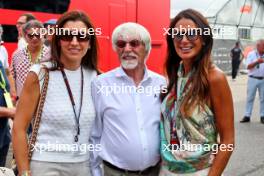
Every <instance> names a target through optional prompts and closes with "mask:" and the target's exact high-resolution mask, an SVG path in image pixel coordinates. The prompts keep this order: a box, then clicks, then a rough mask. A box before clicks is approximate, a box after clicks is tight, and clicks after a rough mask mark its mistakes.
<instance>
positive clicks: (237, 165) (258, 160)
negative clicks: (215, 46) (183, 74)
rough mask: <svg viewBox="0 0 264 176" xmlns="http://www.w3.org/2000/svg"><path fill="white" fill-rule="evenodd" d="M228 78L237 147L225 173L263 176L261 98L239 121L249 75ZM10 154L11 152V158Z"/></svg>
mask: <svg viewBox="0 0 264 176" xmlns="http://www.w3.org/2000/svg"><path fill="white" fill-rule="evenodd" d="M228 80H229V84H230V87H231V89H232V95H233V99H234V107H235V128H236V147H235V150H234V153H233V155H232V157H231V160H230V162H229V164H228V166H227V168H226V171H225V174H224V175H225V176H263V175H264V124H261V123H260V121H259V103H258V100H259V99H258V97H257V98H256V100H255V104H254V111H253V116H252V121H251V122H250V123H248V124H241V123H239V120H240V119H241V118H242V117H243V113H244V108H245V101H246V84H247V76H246V75H240V76H239V77H238V78H237V80H236V81H235V82H233V81H231V79H230V77H228ZM223 108H224V104H223ZM10 156H11V152H10V155H9V160H10V158H11V157H10ZM7 163H9V161H8V162H7Z"/></svg>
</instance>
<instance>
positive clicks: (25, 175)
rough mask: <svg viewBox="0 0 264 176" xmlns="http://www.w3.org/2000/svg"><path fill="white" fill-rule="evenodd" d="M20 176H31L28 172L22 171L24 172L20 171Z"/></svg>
mask: <svg viewBox="0 0 264 176" xmlns="http://www.w3.org/2000/svg"><path fill="white" fill-rule="evenodd" d="M20 176H31V172H30V170H24V171H22V173H21V175H20Z"/></svg>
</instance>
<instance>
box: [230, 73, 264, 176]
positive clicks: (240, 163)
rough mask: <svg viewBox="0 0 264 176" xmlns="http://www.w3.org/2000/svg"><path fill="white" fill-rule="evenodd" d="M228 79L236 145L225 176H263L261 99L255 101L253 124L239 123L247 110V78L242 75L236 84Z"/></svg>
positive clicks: (263, 138) (263, 137)
mask: <svg viewBox="0 0 264 176" xmlns="http://www.w3.org/2000/svg"><path fill="white" fill-rule="evenodd" d="M228 79H229V83H230V87H231V89H232V95H233V99H234V107H235V130H236V144H235V151H234V153H233V155H232V157H231V160H230V162H229V164H228V166H227V168H226V171H225V176H263V175H264V124H261V123H260V117H259V99H258V97H257V98H256V99H255V104H254V110H253V115H252V118H251V122H250V123H247V124H241V123H239V120H240V119H241V118H242V117H243V114H244V109H245V103H246V87H247V76H245V75H240V76H239V77H238V79H237V80H236V81H235V82H233V81H231V79H230V77H229V78H228Z"/></svg>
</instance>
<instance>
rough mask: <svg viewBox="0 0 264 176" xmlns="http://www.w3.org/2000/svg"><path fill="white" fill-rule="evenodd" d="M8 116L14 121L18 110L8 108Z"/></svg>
mask: <svg viewBox="0 0 264 176" xmlns="http://www.w3.org/2000/svg"><path fill="white" fill-rule="evenodd" d="M7 114H8V117H10V118H11V119H12V120H13V119H14V117H15V114H16V108H7Z"/></svg>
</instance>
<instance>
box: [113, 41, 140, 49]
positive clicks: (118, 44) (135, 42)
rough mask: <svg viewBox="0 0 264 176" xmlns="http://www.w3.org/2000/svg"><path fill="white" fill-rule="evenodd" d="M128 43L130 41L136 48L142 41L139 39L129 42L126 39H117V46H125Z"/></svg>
mask: <svg viewBox="0 0 264 176" xmlns="http://www.w3.org/2000/svg"><path fill="white" fill-rule="evenodd" d="M127 43H128V44H129V45H130V46H131V47H133V48H136V47H138V46H139V45H140V43H141V42H140V41H139V40H131V41H129V42H127V41H124V40H117V42H116V46H117V47H118V48H124V47H125V46H126V44H127Z"/></svg>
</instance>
